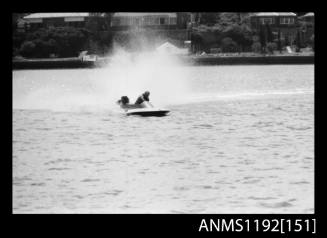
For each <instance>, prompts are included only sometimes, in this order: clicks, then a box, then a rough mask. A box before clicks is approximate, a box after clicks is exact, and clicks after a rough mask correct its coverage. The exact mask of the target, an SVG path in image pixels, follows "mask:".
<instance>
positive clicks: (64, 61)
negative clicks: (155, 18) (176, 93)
mask: <svg viewBox="0 0 327 238" xmlns="http://www.w3.org/2000/svg"><path fill="white" fill-rule="evenodd" d="M180 59H181V60H182V61H183V62H185V63H186V64H189V65H193V66H196V65H266V64H314V54H311V55H299V54H290V55H278V54H276V55H246V56H245V55H188V56H180ZM110 60H111V57H99V58H98V60H97V61H83V60H82V59H81V58H78V57H72V58H55V59H53V58H47V59H13V60H12V69H13V70H16V69H70V68H72V69H73V68H99V67H101V66H103V65H106V64H108V63H109V62H110Z"/></svg>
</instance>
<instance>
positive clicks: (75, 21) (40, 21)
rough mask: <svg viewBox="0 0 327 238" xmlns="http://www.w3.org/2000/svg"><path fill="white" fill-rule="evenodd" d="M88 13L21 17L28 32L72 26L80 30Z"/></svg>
mask: <svg viewBox="0 0 327 238" xmlns="http://www.w3.org/2000/svg"><path fill="white" fill-rule="evenodd" d="M89 17H90V13H87V12H78V13H67V12H65V13H33V14H29V15H27V16H25V17H23V20H24V21H25V23H26V27H27V29H29V30H36V29H39V28H49V27H59V26H72V27H78V28H82V27H85V23H86V21H87V19H88V18H89Z"/></svg>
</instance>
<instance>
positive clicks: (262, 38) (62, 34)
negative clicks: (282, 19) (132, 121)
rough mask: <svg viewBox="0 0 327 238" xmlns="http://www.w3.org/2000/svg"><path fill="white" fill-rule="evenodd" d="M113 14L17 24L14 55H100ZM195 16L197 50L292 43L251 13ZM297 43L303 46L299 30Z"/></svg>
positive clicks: (269, 48)
mask: <svg viewBox="0 0 327 238" xmlns="http://www.w3.org/2000/svg"><path fill="white" fill-rule="evenodd" d="M112 14H113V13H92V17H90V18H89V19H88V20H87V22H86V25H85V27H84V28H75V27H68V26H65V27H52V28H40V29H38V30H36V31H30V32H29V31H28V32H24V33H23V32H18V31H17V29H16V28H15V26H14V25H13V28H14V29H13V55H14V56H16V55H21V56H24V57H35V58H43V57H45V58H46V57H49V55H53V56H57V57H74V56H77V55H78V54H79V52H81V51H83V50H88V51H89V52H91V53H97V54H99V53H105V52H108V51H110V50H111V49H112V47H113V42H114V39H115V35H114V33H113V32H111V31H110V30H108V29H110V24H111V18H112ZM194 15H195V19H193V20H194V21H195V24H194V25H193V26H192V28H191V29H192V30H191V34H190V40H191V51H192V52H193V53H195V52H199V51H200V52H202V51H205V52H207V53H208V52H211V51H212V49H216V50H217V51H218V52H258V53H273V52H274V51H275V50H279V51H281V50H282V46H284V45H289V44H290V42H289V40H288V38H287V37H285V38H284V39H283V40H282V39H281V32H280V31H279V32H278V34H277V35H274V34H273V32H272V30H271V28H270V25H262V26H261V27H260V29H259V30H255V29H252V28H251V23H250V14H248V13H232V12H228V13H222V12H210V13H195V14H194ZM14 17H16V18H17V16H14V15H13V19H14ZM189 20H190V19H188V21H189ZM118 40H119V39H118ZM312 42H313V40H312ZM295 43H296V46H297V49H300V48H301V46H302V45H301V40H300V33H299V32H297V37H296V41H295ZM313 46H314V45H313Z"/></svg>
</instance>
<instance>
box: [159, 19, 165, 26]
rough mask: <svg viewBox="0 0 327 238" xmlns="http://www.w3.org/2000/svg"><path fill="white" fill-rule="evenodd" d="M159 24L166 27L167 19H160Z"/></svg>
mask: <svg viewBox="0 0 327 238" xmlns="http://www.w3.org/2000/svg"><path fill="white" fill-rule="evenodd" d="M159 22H160V25H165V18H163V17H160V19H159Z"/></svg>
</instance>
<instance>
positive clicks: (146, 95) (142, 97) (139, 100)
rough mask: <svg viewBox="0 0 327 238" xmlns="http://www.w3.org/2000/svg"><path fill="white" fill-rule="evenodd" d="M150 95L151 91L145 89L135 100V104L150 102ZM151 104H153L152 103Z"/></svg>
mask: <svg viewBox="0 0 327 238" xmlns="http://www.w3.org/2000/svg"><path fill="white" fill-rule="evenodd" d="M149 96H150V92H149V91H145V92H144V93H143V94H142V95H140V96H139V97H138V98H137V99H136V101H135V104H136V105H140V104H142V103H143V102H148V103H149V104H150V99H149ZM150 105H151V104H150Z"/></svg>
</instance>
